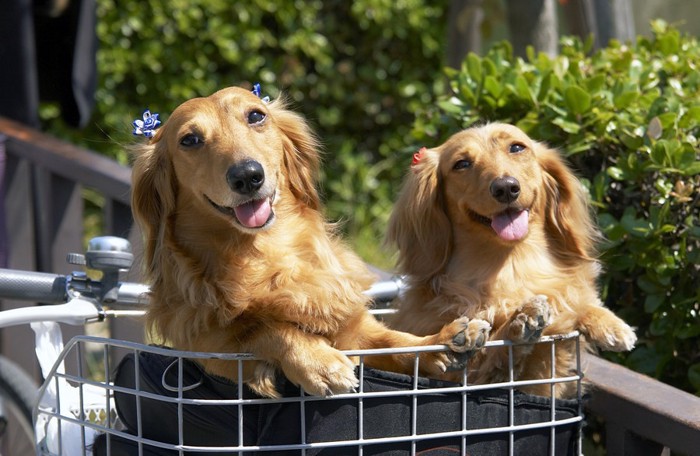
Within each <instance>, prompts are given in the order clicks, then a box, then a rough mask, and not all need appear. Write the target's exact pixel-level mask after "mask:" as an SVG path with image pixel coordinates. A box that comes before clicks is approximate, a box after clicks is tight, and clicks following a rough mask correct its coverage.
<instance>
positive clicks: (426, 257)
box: [386, 150, 452, 281]
mask: <svg viewBox="0 0 700 456" xmlns="http://www.w3.org/2000/svg"><path fill="white" fill-rule="evenodd" d="M439 158H440V157H439V153H438V152H437V151H435V150H426V151H424V152H423V155H422V158H421V161H420V163H418V164H416V165H414V167H413V169H412V172H409V173H408V175H407V177H406V179H405V181H404V184H403V188H402V190H401V193H400V195H399V198H398V200H397V201H396V203H395V205H394V209H393V212H392V214H391V218H390V219H389V227H388V230H387V239H386V241H387V243H388V244H389V245H394V246H396V247H397V248H398V250H399V257H398V262H397V265H398V272H399V273H401V274H409V275H411V276H412V277H413V278H414V279H416V280H419V281H427V280H430V279H432V278H433V277H434V276H435V275H437V274H439V273H440V271H442V269H443V268H444V267H445V265H446V264H447V261H448V260H449V252H450V250H451V248H452V225H451V223H450V220H449V218H448V216H447V213H446V212H445V207H444V202H443V197H442V191H441V189H440V187H441V184H440V182H441V178H440V174H439V171H438V162H439Z"/></svg>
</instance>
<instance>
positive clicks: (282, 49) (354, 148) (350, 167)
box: [42, 0, 448, 266]
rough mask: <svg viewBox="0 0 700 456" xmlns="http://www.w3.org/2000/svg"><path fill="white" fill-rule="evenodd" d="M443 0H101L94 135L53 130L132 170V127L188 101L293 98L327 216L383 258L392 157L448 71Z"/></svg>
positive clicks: (365, 250) (53, 112)
mask: <svg viewBox="0 0 700 456" xmlns="http://www.w3.org/2000/svg"><path fill="white" fill-rule="evenodd" d="M447 4H448V1H447V0H440V1H428V0H402V1H401V2H394V1H391V0H354V1H352V2H349V1H346V0H324V1H305V2H299V1H295V2H279V1H275V0H248V1H246V2H230V1H227V0H142V1H134V0H123V1H122V0H120V1H117V0H103V1H100V2H98V5H97V7H98V9H97V13H98V30H97V32H98V37H99V39H100V49H99V52H98V56H97V59H98V68H99V72H100V80H99V87H98V91H97V97H96V98H97V106H96V112H95V115H94V117H93V122H92V125H91V127H90V128H87V129H85V130H84V131H81V132H79V133H77V134H76V133H74V132H70V131H68V130H67V129H65V128H62V127H61V125H60V121H59V120H58V115H59V112H58V111H57V109H56V108H55V107H54V106H47V107H45V109H44V111H43V113H42V114H43V115H42V117H43V119H44V121H45V122H46V124H47V128H48V129H49V130H50V131H52V132H54V133H58V134H60V135H62V136H64V137H66V136H67V137H68V138H69V139H70V140H71V141H73V142H77V143H80V144H83V145H85V146H87V147H89V148H91V149H94V150H98V151H102V152H104V153H106V154H108V155H111V156H114V157H117V158H118V159H119V160H120V161H122V162H123V163H126V162H127V157H126V154H125V152H124V150H125V147H123V146H124V145H125V144H129V143H131V142H132V141H133V138H132V137H131V128H130V125H131V121H132V120H133V119H135V118H138V117H140V116H141V113H142V111H143V110H144V109H145V108H149V109H150V110H152V111H153V112H158V113H160V118H161V119H163V120H165V121H167V119H168V115H169V113H170V112H172V110H173V109H174V108H175V107H176V106H177V105H178V104H180V103H181V102H182V101H184V100H186V99H188V98H191V97H195V96H206V95H209V94H211V93H213V92H214V91H216V90H218V89H220V88H223V87H226V86H230V85H246V84H247V85H250V84H252V83H253V82H260V83H261V84H262V90H263V92H264V93H265V94H266V95H270V96H272V97H276V96H277V95H278V94H279V93H280V92H284V93H285V94H286V95H287V96H288V97H289V98H291V100H292V102H293V103H292V108H293V109H294V110H297V111H299V112H301V113H302V114H304V115H305V116H306V118H307V119H309V121H310V122H311V123H312V124H313V126H314V127H315V129H316V130H317V132H318V133H319V135H320V137H321V138H322V141H323V143H324V146H325V147H324V148H325V152H326V154H325V166H324V172H325V176H324V177H325V181H324V183H323V189H324V193H325V196H326V200H327V203H328V204H327V206H328V212H329V217H330V218H331V219H333V220H341V221H342V222H343V223H342V226H343V227H344V229H345V231H346V233H347V234H348V235H349V237H350V238H351V239H354V240H355V242H354V243H355V247H356V248H357V249H359V250H361V253H362V254H363V255H364V256H365V257H366V258H367V259H369V260H371V261H373V262H375V263H380V264H383V266H389V265H390V261H388V260H387V259H386V258H385V257H384V256H383V254H382V252H380V251H379V250H377V249H376V245H377V238H378V237H380V234H379V233H381V232H382V230H383V226H384V224H385V223H386V219H387V217H388V212H389V209H390V204H391V198H392V189H393V187H392V182H393V179H392V177H393V176H395V173H393V172H392V170H391V169H388V163H386V162H385V160H384V159H385V158H387V157H390V156H391V155H393V154H394V153H395V152H396V151H397V150H400V149H401V148H402V147H406V144H407V143H408V142H409V140H408V139H407V138H410V132H411V126H412V123H413V118H414V116H413V112H414V111H415V110H416V109H417V107H418V106H419V105H422V104H431V103H433V101H434V98H433V90H432V87H431V84H432V83H433V80H434V79H435V75H436V74H438V73H439V72H440V68H441V67H442V65H443V63H442V62H443V54H444V48H445V37H446V26H447V18H446V9H447Z"/></svg>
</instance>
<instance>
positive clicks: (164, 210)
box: [131, 130, 176, 276]
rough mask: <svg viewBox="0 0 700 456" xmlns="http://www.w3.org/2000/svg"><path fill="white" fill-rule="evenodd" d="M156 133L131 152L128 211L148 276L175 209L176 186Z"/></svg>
mask: <svg viewBox="0 0 700 456" xmlns="http://www.w3.org/2000/svg"><path fill="white" fill-rule="evenodd" d="M162 131H163V130H161V131H159V132H158V133H157V134H156V136H154V138H153V139H152V140H151V142H150V143H149V144H146V145H143V146H139V147H136V148H134V149H133V150H132V156H133V157H134V162H133V166H132V172H131V210H132V212H133V214H134V219H135V220H136V223H137V224H138V225H139V226H140V227H141V230H142V231H143V237H144V255H145V261H146V268H147V269H146V270H147V273H148V275H149V276H152V275H153V274H154V273H155V272H156V271H155V262H156V261H155V260H156V259H155V252H156V249H157V248H158V246H160V245H162V243H163V241H164V236H165V228H166V226H167V218H168V215H169V214H170V213H171V212H172V211H173V209H174V207H175V189H176V186H175V183H174V181H173V179H174V174H173V170H172V166H171V164H170V160H168V159H167V157H166V149H165V148H166V145H165V142H162V143H161V142H159V140H160V138H161V137H162V136H163V135H162Z"/></svg>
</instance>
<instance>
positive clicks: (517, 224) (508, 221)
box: [491, 211, 528, 241]
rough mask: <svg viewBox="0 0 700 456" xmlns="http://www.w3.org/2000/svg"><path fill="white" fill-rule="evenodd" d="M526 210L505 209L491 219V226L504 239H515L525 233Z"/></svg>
mask: <svg viewBox="0 0 700 456" xmlns="http://www.w3.org/2000/svg"><path fill="white" fill-rule="evenodd" d="M527 219H528V211H505V212H501V213H500V214H498V215H496V216H494V217H493V218H492V219H491V228H493V230H494V231H495V232H496V234H497V235H498V237H500V238H501V239H503V240H505V241H517V240H520V239H522V238H524V237H525V235H526V234H527Z"/></svg>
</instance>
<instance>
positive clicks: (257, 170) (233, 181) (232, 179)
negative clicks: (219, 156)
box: [226, 160, 265, 195]
mask: <svg viewBox="0 0 700 456" xmlns="http://www.w3.org/2000/svg"><path fill="white" fill-rule="evenodd" d="M226 181H227V182H228V186H229V187H231V190H233V191H234V192H237V193H240V194H241V195H248V194H250V193H252V192H254V191H255V190H257V189H259V188H260V187H262V184H263V183H264V182H265V170H263V167H262V165H261V164H260V163H258V162H256V161H255V160H246V161H244V162H242V163H239V164H237V165H233V166H232V167H230V168H229V169H228V171H227V172H226Z"/></svg>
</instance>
